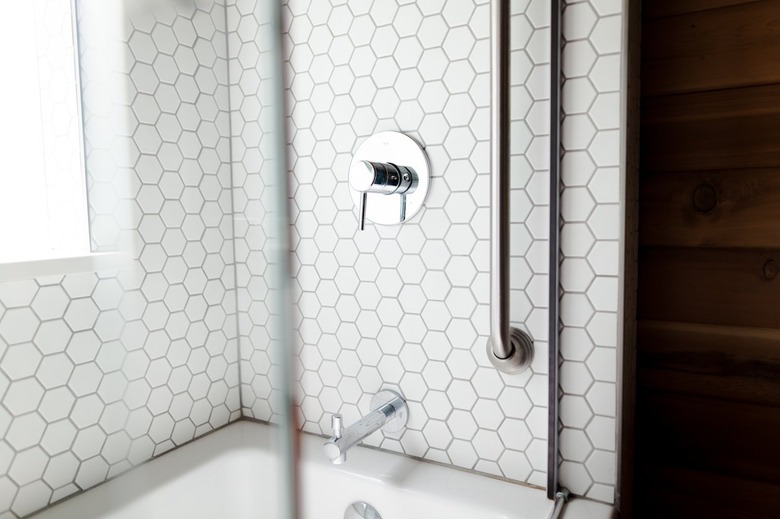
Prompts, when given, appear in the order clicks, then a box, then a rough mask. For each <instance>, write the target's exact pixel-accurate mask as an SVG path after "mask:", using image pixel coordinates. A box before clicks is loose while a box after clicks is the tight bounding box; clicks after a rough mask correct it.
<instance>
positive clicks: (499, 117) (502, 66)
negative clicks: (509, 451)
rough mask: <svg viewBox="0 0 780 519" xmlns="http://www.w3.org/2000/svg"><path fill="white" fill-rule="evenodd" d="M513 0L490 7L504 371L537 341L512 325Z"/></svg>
mask: <svg viewBox="0 0 780 519" xmlns="http://www.w3.org/2000/svg"><path fill="white" fill-rule="evenodd" d="M509 16H510V11H509V0H493V2H492V3H491V16H490V18H491V29H492V37H491V42H490V48H491V56H490V67H491V94H492V100H493V101H492V104H491V121H490V132H491V139H490V170H491V180H490V191H491V192H490V340H489V341H488V345H487V350H488V358H489V359H490V362H491V363H492V364H493V365H494V366H495V367H496V369H498V370H499V371H502V372H504V373H519V372H520V371H524V370H525V369H527V368H528V367H529V366H530V365H531V361H532V360H533V351H534V350H533V340H532V339H531V337H529V336H528V334H526V333H525V332H523V331H522V330H520V329H518V328H514V327H511V326H509V225H510V223H509V187H510V186H509V171H510V170H509V153H510V146H509V123H510V113H509Z"/></svg>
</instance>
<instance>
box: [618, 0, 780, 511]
mask: <svg viewBox="0 0 780 519" xmlns="http://www.w3.org/2000/svg"><path fill="white" fill-rule="evenodd" d="M642 12H643V14H642V46H641V80H640V81H641V92H642V93H641V109H640V125H641V131H640V133H641V136H640V145H641V152H640V186H639V266H638V272H639V273H638V292H637V294H638V298H637V299H638V304H637V305H638V309H637V319H638V320H637V361H636V379H637V382H636V384H637V386H636V433H635V461H634V463H635V466H634V492H633V506H632V509H633V516H634V517H640V518H644V517H653V518H660V517H663V518H673V517H697V518H698V517H706V518H708V519H715V518H740V519H741V518H762V519H763V518H769V517H780V1H778V0H674V1H670V0H644V2H643V11H642Z"/></svg>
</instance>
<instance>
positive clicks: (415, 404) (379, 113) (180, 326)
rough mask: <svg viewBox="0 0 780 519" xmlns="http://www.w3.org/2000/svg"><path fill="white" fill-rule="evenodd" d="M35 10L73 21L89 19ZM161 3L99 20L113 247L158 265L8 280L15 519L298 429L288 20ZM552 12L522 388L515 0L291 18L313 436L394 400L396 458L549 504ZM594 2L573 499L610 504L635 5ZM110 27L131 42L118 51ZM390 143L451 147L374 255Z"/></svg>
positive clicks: (573, 52) (572, 21)
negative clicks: (272, 228) (528, 352)
mask: <svg viewBox="0 0 780 519" xmlns="http://www.w3.org/2000/svg"><path fill="white" fill-rule="evenodd" d="M36 2H39V3H40V7H39V12H40V13H43V14H46V13H49V12H52V13H54V14H52V15H50V16H54V15H55V14H56V15H57V16H66V17H69V16H70V13H69V11H68V9H69V6H70V5H71V4H70V2H69V1H68V0H36ZM155 4H156V10H154V11H150V10H148V9H143V10H137V11H133V12H130V13H127V14H129V16H128V17H127V18H125V15H126V13H122V12H118V11H117V7H116V3H114V2H104V1H103V0H80V1H79V2H78V3H77V5H78V12H77V18H78V21H79V29H80V33H79V50H80V53H81V63H82V89H83V99H84V103H83V110H84V120H85V123H84V124H85V132H84V133H85V137H84V139H85V143H84V144H85V150H86V157H85V159H86V160H85V163H86V167H87V174H88V188H89V218H90V224H91V225H90V230H91V238H92V246H93V249H94V250H96V251H114V250H122V249H123V247H128V246H132V247H133V248H132V250H133V251H135V254H134V258H133V260H132V265H131V266H129V267H128V268H126V269H122V270H118V271H111V272H98V273H85V274H70V275H67V276H54V277H47V278H39V279H36V280H28V281H17V282H4V283H0V396H1V397H2V401H1V403H0V437H2V440H0V517H19V516H22V515H26V514H28V513H30V512H32V511H34V510H36V509H38V508H41V507H43V506H45V505H46V504H48V503H50V502H53V501H55V500H58V499H61V498H63V497H65V496H67V495H70V494H72V493H74V492H77V491H79V490H81V489H85V488H89V487H91V486H93V485H95V484H97V483H99V482H101V481H103V480H105V478H106V477H110V476H113V475H116V474H118V473H120V472H122V471H123V470H125V469H126V468H128V467H130V466H132V465H133V464H136V463H139V462H142V461H145V460H147V459H149V458H150V457H152V456H154V455H156V454H159V453H161V452H164V451H166V450H168V449H170V448H173V447H175V446H176V445H179V444H181V443H183V442H186V441H188V440H190V439H192V438H194V437H196V436H198V435H200V434H202V433H204V432H207V431H209V430H212V429H213V428H215V427H218V426H221V425H224V424H225V423H228V422H229V421H230V420H233V419H236V418H238V417H239V416H241V414H242V413H243V414H244V415H246V416H249V417H254V418H259V419H263V420H273V419H275V417H276V414H275V405H274V401H273V396H274V395H275V394H276V392H277V391H276V384H278V383H279V382H278V377H276V375H277V373H276V372H275V370H276V369H277V364H276V363H275V361H274V358H273V355H272V354H271V353H272V352H271V351H270V346H269V345H270V344H271V337H273V336H274V335H273V333H272V332H270V331H269V326H270V323H271V322H272V319H273V317H274V311H273V309H272V308H271V306H270V304H269V303H270V301H269V294H270V293H271V291H272V289H273V286H272V281H273V276H272V275H270V274H269V273H270V272H271V271H270V269H271V268H272V267H273V265H271V264H269V262H268V258H266V257H265V254H264V250H265V247H266V245H267V242H268V240H269V235H268V229H266V228H264V226H263V221H264V215H265V207H266V206H265V204H264V199H263V195H264V186H265V185H266V183H267V182H268V175H270V174H271V173H270V172H269V170H268V169H267V164H266V163H265V162H264V160H263V159H264V158H268V156H269V155H268V152H269V150H268V149H266V148H265V146H266V145H267V144H268V142H269V139H267V138H264V136H265V133H264V132H266V131H267V128H268V127H267V126H265V127H264V124H263V123H264V121H268V120H270V119H269V118H270V117H271V114H270V111H271V109H270V107H269V99H270V97H269V94H270V92H269V91H268V85H269V82H268V81H263V79H264V78H265V77H266V76H265V74H266V71H267V70H268V63H266V62H265V61H264V60H265V59H267V58H268V55H269V53H268V52H267V51H268V50H269V48H270V47H269V46H270V45H271V40H270V38H269V36H270V33H269V31H267V30H264V29H265V28H264V24H265V23H266V22H267V21H266V18H265V16H264V13H263V12H261V7H260V6H259V5H257V4H258V3H257V2H255V1H253V0H250V1H244V0H225V2H224V4H223V3H221V2H214V1H196V2H184V3H181V2H179V3H176V2H163V3H155ZM547 4H548V3H547V2H545V1H543V0H525V1H520V2H513V3H512V10H513V11H512V30H513V35H512V142H513V149H512V155H513V156H512V167H513V176H512V192H511V197H512V209H511V218H512V229H511V232H512V250H511V257H512V282H511V289H512V293H511V296H512V299H511V302H512V320H513V321H514V322H515V324H516V325H518V326H525V327H526V328H527V329H529V331H530V332H531V334H532V335H533V336H534V337H535V338H536V344H537V355H536V359H535V361H534V365H533V366H532V369H531V370H529V371H528V372H526V373H524V374H522V375H519V376H511V377H510V376H504V375H500V374H498V373H497V372H496V371H495V370H494V369H492V368H491V367H490V365H489V363H488V361H487V359H486V357H485V352H484V348H485V342H486V340H487V335H488V332H489V331H488V314H489V308H488V300H489V297H488V293H487V289H486V287H487V286H488V283H487V280H488V276H489V272H488V257H489V243H488V240H489V236H488V234H489V194H488V191H489V168H488V144H489V129H488V126H489V125H488V123H489V105H490V99H489V72H490V71H489V70H488V67H487V63H488V57H489V56H488V53H489V36H490V34H489V2H488V1H486V0H451V1H447V2H444V0H425V1H418V2H412V1H400V0H375V1H374V2H364V1H357V0H355V1H352V0H348V1H342V0H339V1H335V0H333V1H321V2H320V1H317V2H309V1H306V0H289V1H287V2H284V3H283V11H284V30H285V32H284V49H283V53H284V59H285V63H284V66H285V67H286V70H287V72H288V74H287V80H288V83H287V84H286V85H285V88H286V95H287V105H288V107H289V108H290V113H289V114H287V124H288V125H289V129H290V132H289V135H290V138H291V142H289V143H288V144H289V146H288V148H289V149H288V154H289V158H290V164H291V165H292V171H291V172H290V179H291V185H292V188H293V196H292V198H291V200H290V203H291V213H292V217H293V222H292V229H291V232H292V235H293V243H294V257H293V271H294V275H295V287H296V299H295V315H296V324H297V326H296V333H297V335H296V339H297V343H298V345H299V350H298V356H297V360H296V366H297V369H298V378H297V383H298V393H299V404H300V408H299V409H300V410H299V413H300V415H299V418H300V421H301V423H302V426H303V430H305V431H309V432H314V433H328V432H330V430H329V418H328V415H329V414H332V413H335V412H341V413H343V414H344V415H345V419H346V420H348V421H352V420H355V419H357V418H358V416H359V415H360V414H361V411H365V410H366V408H367V406H368V400H369V399H370V396H371V395H373V394H374V393H375V392H376V391H377V390H378V389H379V388H380V387H382V386H392V387H396V388H398V389H400V390H401V391H402V392H403V393H405V395H406V396H407V398H408V400H409V405H410V409H411V422H410V424H409V427H408V429H407V430H405V431H404V432H403V433H402V434H401V435H399V436H394V435H385V436H380V435H376V436H375V437H373V438H371V442H372V443H373V444H374V445H376V446H380V447H382V448H385V449H388V450H392V451H395V452H401V453H405V454H407V455H412V456H416V457H422V458H425V459H430V460H435V461H440V462H444V463H451V464H454V465H457V466H459V467H463V468H466V469H469V470H475V471H479V472H483V473H488V474H492V475H496V476H499V477H504V478H507V479H510V480H514V481H520V482H526V483H531V484H537V485H544V484H545V472H546V446H547V408H546V405H547V373H546V369H547V355H546V349H547V337H546V332H547V330H546V322H547V307H548V301H547V293H546V286H547V262H548V260H547V248H548V243H547V236H548V232H547V227H546V225H547V223H546V221H547V218H546V214H547V207H548V203H549V200H548V198H547V187H546V186H547V182H548V178H549V176H548V167H549V164H548V163H547V160H548V158H547V153H546V150H547V147H548V144H549V125H548V124H547V115H546V114H547V112H548V108H549V104H548V103H549V89H548V88H547V87H546V85H547V78H548V77H549V70H548V69H549V57H548V55H547V54H546V52H547V45H546V42H547V41H548V36H549V12H548V5H547ZM569 4H570V5H568V6H567V8H566V13H565V17H564V24H563V26H564V35H565V40H566V45H565V48H564V50H563V53H564V60H563V61H564V63H563V66H564V76H565V85H564V91H563V108H564V113H565V119H564V122H563V145H564V148H565V154H564V158H563V181H564V190H563V195H562V196H563V200H562V201H563V204H562V217H563V220H564V225H563V229H562V233H563V238H562V245H561V248H562V253H563V261H562V265H561V271H562V293H563V295H562V301H561V305H562V321H563V323H562V324H563V336H562V345H561V346H562V365H561V375H562V378H561V385H560V391H561V435H560V438H561V452H560V457H561V478H562V482H563V483H564V484H565V485H567V486H568V487H569V488H571V489H572V490H573V491H574V492H575V493H578V494H583V495H587V496H588V497H592V498H595V499H600V500H604V501H608V502H611V501H612V500H613V499H614V490H615V463H616V461H615V460H616V456H615V436H616V403H615V398H616V372H617V366H616V362H617V360H616V354H617V346H618V319H619V316H620V307H619V304H618V302H619V281H620V265H619V261H618V258H619V254H620V246H621V243H620V239H621V237H620V225H619V221H620V218H621V211H622V205H621V203H622V202H621V198H620V192H619V186H620V181H621V178H622V177H621V175H622V171H621V168H620V153H619V151H620V142H621V139H622V134H621V121H620V74H621V68H620V67H621V59H622V46H621V45H622V41H621V34H620V28H621V24H622V13H621V9H622V3H621V2H620V1H618V0H590V1H576V2H575V1H571V2H569ZM139 5H142V6H143V7H145V8H146V7H148V4H146V3H143V2H139ZM65 6H68V7H67V9H64V7H65ZM64 19H66V18H63V20H64ZM110 20H115V21H117V22H118V23H122V27H123V29H122V30H117V31H114V33H115V34H117V35H119V36H120V39H119V41H111V42H107V41H105V40H102V39H101V38H102V37H104V36H105V34H106V33H107V31H104V30H103V29H104V26H105V24H106V23H108V21H110ZM125 22H126V23H125ZM55 25H56V24H55ZM58 27H59V28H60V29H61V27H62V25H61V24H60V25H59V26H58ZM108 32H110V31H108ZM42 41H43V40H42ZM100 92H103V93H105V92H125V93H126V95H127V96H129V97H125V95H124V94H123V95H108V96H106V95H98V94H97V93H100ZM383 130H400V131H403V132H406V133H408V134H410V135H412V136H413V137H414V138H416V139H417V140H418V141H420V142H421V143H422V144H424V145H425V147H426V151H427V153H428V155H429V157H430V159H431V163H432V168H433V182H432V191H431V194H430V196H429V199H428V202H427V205H426V207H425V209H424V210H423V211H422V212H421V214H420V215H419V216H417V217H416V218H415V219H414V220H413V221H412V222H410V223H409V224H407V225H404V226H402V227H392V228H382V227H377V226H370V227H368V228H367V230H366V231H365V232H357V226H356V219H355V215H354V208H353V205H352V201H351V198H350V196H349V192H348V188H347V183H346V171H347V168H348V165H349V162H350V157H351V154H352V152H353V150H354V149H355V148H356V146H357V145H358V144H359V143H360V142H361V141H362V140H363V139H364V138H366V137H368V136H369V135H371V134H372V133H374V132H377V131H383Z"/></svg>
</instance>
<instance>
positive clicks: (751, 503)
mask: <svg viewBox="0 0 780 519" xmlns="http://www.w3.org/2000/svg"><path fill="white" fill-rule="evenodd" d="M724 448H726V446H724ZM637 484H638V485H642V494H641V497H640V498H639V499H638V500H637V505H636V506H635V507H634V510H635V513H634V517H636V518H638V519H660V518H663V519H678V518H680V519H682V518H685V519H699V518H706V519H768V518H769V517H773V515H772V513H774V511H776V510H778V509H780V485H776V484H773V483H766V482H762V481H751V480H746V479H742V478H738V477H731V476H728V475H724V474H716V473H712V472H707V471H700V470H693V469H690V468H686V467H679V466H658V465H655V466H652V467H648V468H646V469H644V470H643V471H642V472H640V473H638V474H637Z"/></svg>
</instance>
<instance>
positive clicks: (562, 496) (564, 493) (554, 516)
mask: <svg viewBox="0 0 780 519" xmlns="http://www.w3.org/2000/svg"><path fill="white" fill-rule="evenodd" d="M568 500H569V490H568V489H565V488H563V489H561V491H560V492H556V493H555V506H553V509H552V512H550V517H549V518H548V519H558V518H559V517H560V516H561V512H563V507H564V506H565V505H566V502H567V501H568Z"/></svg>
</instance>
